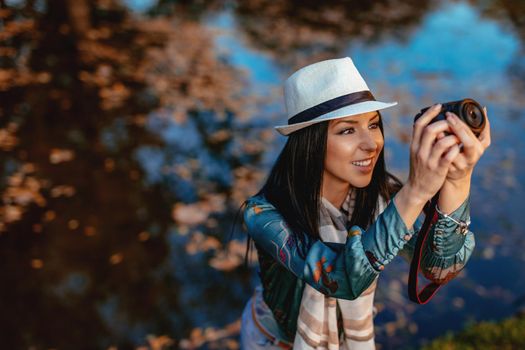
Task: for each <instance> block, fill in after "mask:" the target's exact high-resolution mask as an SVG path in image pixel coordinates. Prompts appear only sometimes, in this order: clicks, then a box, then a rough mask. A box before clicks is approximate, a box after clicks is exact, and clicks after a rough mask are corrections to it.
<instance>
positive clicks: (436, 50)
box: [0, 0, 525, 350]
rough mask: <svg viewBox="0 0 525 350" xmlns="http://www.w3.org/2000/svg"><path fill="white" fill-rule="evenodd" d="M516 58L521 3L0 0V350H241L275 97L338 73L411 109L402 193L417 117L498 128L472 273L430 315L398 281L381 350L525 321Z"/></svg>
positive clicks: (475, 207) (273, 147)
mask: <svg viewBox="0 0 525 350" xmlns="http://www.w3.org/2000/svg"><path fill="white" fill-rule="evenodd" d="M524 48H525V2H524V1H521V0H514V1H513V0H470V1H467V0H463V1H434V0H378V1H357V0H355V1H350V0H349V1H335V0H334V1H331V0H327V1H322V2H321V1H314V0H301V1H299V0H282V1H272V0H245V1H240V0H239V1H235V0H232V1H218V0H217V1H215V0H210V1H205V0H195V1H192V0H184V1H182V0H181V1H176V0H121V1H118V0H98V1H96V0H93V1H90V0H27V1H21V0H20V1H17V0H10V1H8V0H0V98H1V105H0V165H1V175H0V193H1V202H0V348H2V349H112V350H115V349H168V348H169V349H172V348H173V349H179V348H180V349H237V348H238V334H239V328H240V323H239V322H240V321H239V319H240V314H241V311H242V309H243V307H244V304H245V302H246V301H247V299H248V298H249V297H250V295H251V293H252V291H253V288H254V286H255V285H256V284H257V283H258V277H257V274H256V264H254V263H253V261H252V264H250V265H249V266H248V267H247V266H244V265H243V259H244V252H245V238H246V235H245V233H244V232H243V231H242V227H241V225H240V221H239V220H238V221H237V225H236V226H234V221H235V218H236V214H237V213H238V209H239V207H240V205H241V204H242V202H243V201H244V200H245V199H247V198H248V197H249V196H251V195H253V194H254V193H255V192H256V191H257V190H258V189H259V187H260V186H261V185H262V182H263V181H264V179H265V177H266V175H267V173H268V171H269V168H270V166H271V165H272V163H273V161H274V160H275V158H276V156H277V154H278V152H279V151H280V149H281V147H282V145H283V144H284V142H285V138H284V137H281V136H280V135H279V134H277V132H275V131H274V130H273V125H277V124H281V123H285V122H286V116H285V111H284V106H283V99H282V91H281V83H282V81H283V80H284V79H285V78H286V77H287V76H289V75H290V74H291V73H292V72H294V71H295V70H296V69H298V68H300V67H302V66H304V65H306V64H309V63H312V62H315V61H319V60H322V59H328V58H335V57H343V56H351V57H352V58H353V60H354V62H355V64H356V66H357V67H358V69H359V70H360V72H361V73H362V75H363V76H364V78H365V79H366V81H367V82H368V85H369V87H370V88H371V90H372V92H373V93H374V95H375V96H378V97H381V99H383V100H395V101H399V105H398V107H397V108H393V109H389V110H387V111H386V112H385V113H383V115H384V123H385V129H386V136H385V137H386V148H387V149H386V160H387V166H388V168H389V170H390V171H392V172H393V173H394V174H396V175H397V176H399V177H400V178H401V179H403V180H406V178H407V175H408V174H407V171H408V143H409V140H410V134H411V123H412V119H413V116H414V115H415V114H416V113H417V112H418V111H419V109H421V108H423V107H425V106H428V105H430V104H432V103H436V102H446V101H451V100H457V99H460V98H464V97H471V98H474V99H476V100H478V101H480V103H481V104H482V105H486V106H487V108H488V114H489V118H490V120H491V129H492V145H491V147H490V148H489V150H488V151H487V152H486V153H485V155H484V156H483V158H482V159H481V161H480V163H479V165H478V166H477V168H476V170H475V175H474V179H473V186H472V191H471V202H472V205H471V215H472V225H471V229H472V231H473V232H475V234H476V242H477V246H476V250H475V254H474V256H473V257H472V259H471V260H470V262H469V264H468V265H467V267H466V269H465V270H464V271H463V272H462V274H461V275H460V276H459V277H458V278H457V279H455V280H453V281H452V282H450V283H449V284H448V285H447V286H446V287H445V288H443V289H441V290H440V292H439V293H438V295H437V296H436V297H435V298H434V299H433V301H431V302H430V303H429V304H428V305H425V306H416V305H415V304H413V303H411V302H409V301H408V298H407V293H406V281H407V277H408V264H407V263H405V262H404V261H402V259H398V261H395V262H393V263H392V264H390V265H389V267H388V269H386V270H385V271H384V272H383V273H382V278H381V279H380V281H379V287H378V288H379V289H378V291H377V294H376V306H377V308H378V311H379V313H378V315H377V316H376V319H375V325H376V342H377V347H378V348H379V349H415V348H420V347H422V346H424V345H425V344H427V346H430V345H429V344H430V342H431V341H433V340H434V341H435V339H436V338H437V337H440V336H443V335H444V334H446V333H447V332H459V331H461V330H462V329H464V327H474V326H475V325H477V324H479V323H480V322H484V321H498V322H509V320H517V319H523V318H522V317H521V316H520V315H521V314H522V313H523V308H524V305H525V278H524V277H525V272H524V271H523V268H522V266H523V263H524V260H525V239H524V232H523V231H524V230H523V224H524V216H523V212H524V210H525V205H524V202H523V198H525V190H524V177H525V165H524V164H525V162H524V161H525V156H524V153H523V150H524V143H525V141H524V140H525V138H524V137H523V134H522V133H523V132H524V131H525V112H524V107H525V93H524V91H525V60H524ZM238 219H240V217H238ZM230 234H231V236H232V237H231V239H230ZM252 260H253V259H252ZM516 324H517V323H516ZM520 324H521V323H520ZM524 325H525V324H524ZM514 331H515V334H516V335H519V334H522V335H523V334H525V326H524V328H523V329H520V328H516V329H515V330H514ZM483 333H484V334H485V333H486V332H483ZM516 339H517V338H516ZM500 348H503V347H500Z"/></svg>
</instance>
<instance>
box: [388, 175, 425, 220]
mask: <svg viewBox="0 0 525 350" xmlns="http://www.w3.org/2000/svg"><path fill="white" fill-rule="evenodd" d="M393 201H394V203H395V205H396V208H397V212H398V213H399V216H401V218H402V219H403V221H404V223H405V225H406V227H407V228H408V229H412V226H413V225H414V222H415V221H416V219H417V217H418V216H419V214H421V211H422V210H423V207H424V206H425V204H426V202H427V201H428V199H425V198H422V197H421V196H420V194H419V193H418V192H417V191H415V190H414V189H413V187H412V186H410V185H409V184H405V185H404V186H403V187H402V188H401V189H400V190H399V192H398V193H397V194H396V196H395V197H394V199H393Z"/></svg>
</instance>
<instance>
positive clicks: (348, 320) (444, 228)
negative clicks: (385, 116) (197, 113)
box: [241, 57, 490, 349]
mask: <svg viewBox="0 0 525 350" xmlns="http://www.w3.org/2000/svg"><path fill="white" fill-rule="evenodd" d="M284 96H285V102H286V108H287V113H288V124H287V125H282V126H277V127H276V129H277V131H279V132H280V133H281V134H283V135H286V136H288V140H287V143H286V144H285V146H284V148H283V150H282V152H281V153H280V155H279V157H278V158H277V160H276V163H275V164H274V166H273V168H272V170H271V172H270V175H269V177H268V179H267V181H266V183H265V184H264V186H263V187H262V189H261V190H260V191H259V192H258V193H257V194H256V195H254V196H253V197H251V198H250V199H248V201H247V206H246V209H245V211H244V222H245V225H246V227H247V229H248V233H249V236H250V238H251V239H253V241H254V242H255V246H256V249H257V252H258V257H259V265H260V278H261V282H262V286H260V287H257V288H256V290H255V293H254V295H253V297H252V298H250V300H249V301H248V303H247V305H246V307H245V310H244V312H243V317H242V318H243V319H242V329H241V346H242V348H243V349H291V348H293V349H373V348H374V347H375V346H374V332H373V321H372V318H373V315H372V313H373V297H374V291H375V285H376V281H377V277H378V275H379V274H380V272H381V271H382V270H383V269H384V268H385V265H387V264H388V263H389V262H390V261H391V260H392V259H393V258H394V257H395V256H396V255H397V254H399V253H401V254H403V255H404V256H405V257H407V258H408V259H410V257H411V256H412V252H413V249H414V245H415V240H416V237H417V232H418V230H419V228H420V224H419V222H416V219H417V217H418V216H419V214H420V213H421V211H422V209H423V207H424V205H425V204H426V203H427V202H428V201H429V200H430V199H431V198H432V197H433V196H434V195H435V194H436V193H437V192H438V191H439V200H438V202H437V207H438V213H439V214H438V215H439V217H438V220H437V222H436V223H435V225H434V226H433V227H432V228H431V231H430V233H429V238H428V239H427V242H428V244H427V245H426V246H425V247H424V253H423V258H422V262H421V266H422V270H423V272H424V274H425V276H426V277H427V278H428V279H430V280H432V281H433V282H436V283H440V284H443V283H446V282H447V281H448V280H450V279H451V278H453V277H454V276H456V275H457V274H458V273H459V272H460V271H461V269H462V268H463V267H464V265H465V263H466V262H467V260H468V259H469V257H470V255H471V253H472V250H473V248H474V235H473V233H472V232H470V231H468V230H461V231H460V230H456V228H457V227H458V223H459V224H461V225H462V226H465V225H467V224H468V222H469V201H468V197H469V191H470V179H471V176H472V171H473V167H474V165H475V164H476V163H477V161H478V160H479V158H480V157H481V155H482V154H483V152H484V150H485V149H486V148H487V147H488V146H489V144H490V131H489V126H488V122H487V126H486V127H485V130H484V131H483V133H482V134H481V135H480V137H479V139H478V138H476V137H475V136H474V134H473V133H472V132H471V130H470V129H469V128H468V126H467V125H466V124H464V123H463V122H462V121H460V120H459V119H458V118H457V116H455V115H452V114H450V113H448V114H447V120H441V121H437V122H433V123H429V122H430V121H431V120H432V119H433V118H434V117H435V116H436V115H437V114H438V113H439V111H440V109H441V106H440V105H435V106H433V107H432V108H430V109H429V110H428V111H427V112H426V113H425V114H424V115H423V116H422V117H421V118H419V119H418V120H417V122H416V123H415V124H414V128H413V134H412V141H411V145H410V174H409V178H408V181H407V183H406V184H404V185H403V184H401V182H400V181H399V180H398V179H397V178H395V177H394V176H393V175H391V174H389V173H388V172H387V171H386V169H385V162H384V152H383V145H384V137H383V124H382V120H381V115H380V113H379V111H380V110H382V109H385V108H389V107H392V106H394V105H396V103H395V102H394V103H384V102H379V101H376V100H375V98H374V97H373V95H372V94H371V93H370V90H369V89H368V87H367V85H366V83H365V81H364V80H363V78H362V77H361V75H360V74H359V72H358V71H357V69H356V68H355V66H354V64H353V62H352V60H351V59H350V58H349V57H345V58H341V59H333V60H327V61H322V62H318V63H315V64H312V65H309V66H306V67H304V68H302V69H300V70H298V71H297V72H295V73H294V74H293V75H292V76H290V77H289V78H288V79H287V80H286V82H285V86H284ZM485 114H486V111H485ZM460 144H462V151H461V150H460ZM446 213H448V215H447V214H446Z"/></svg>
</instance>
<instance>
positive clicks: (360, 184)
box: [350, 177, 372, 188]
mask: <svg viewBox="0 0 525 350" xmlns="http://www.w3.org/2000/svg"><path fill="white" fill-rule="evenodd" d="M371 182H372V177H370V179H368V181H357V182H356V181H350V186H352V187H354V188H365V187H368V185H370V183H371Z"/></svg>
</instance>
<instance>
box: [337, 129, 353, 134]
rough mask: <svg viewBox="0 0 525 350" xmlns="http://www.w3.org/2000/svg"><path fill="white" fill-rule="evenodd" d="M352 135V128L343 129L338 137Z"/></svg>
mask: <svg viewBox="0 0 525 350" xmlns="http://www.w3.org/2000/svg"><path fill="white" fill-rule="evenodd" d="M353 133H354V128H347V129H343V130H341V131H340V132H339V134H340V135H348V134H353Z"/></svg>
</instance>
